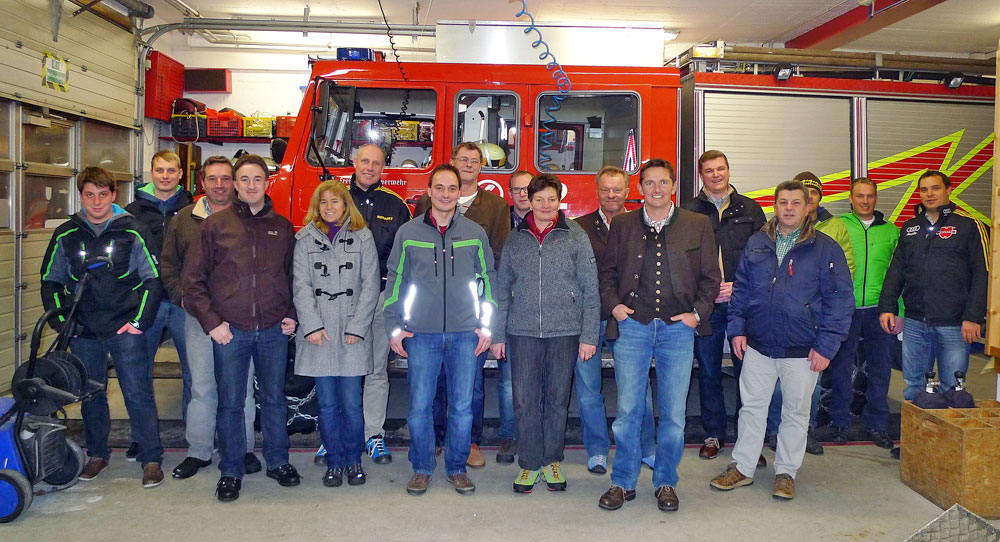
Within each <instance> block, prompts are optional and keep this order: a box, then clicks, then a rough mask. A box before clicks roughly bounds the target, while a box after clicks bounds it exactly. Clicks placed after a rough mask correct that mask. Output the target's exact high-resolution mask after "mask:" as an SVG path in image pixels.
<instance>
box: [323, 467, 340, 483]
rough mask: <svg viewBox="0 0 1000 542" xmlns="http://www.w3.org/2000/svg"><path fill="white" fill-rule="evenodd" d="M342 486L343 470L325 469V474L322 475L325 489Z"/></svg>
mask: <svg viewBox="0 0 1000 542" xmlns="http://www.w3.org/2000/svg"><path fill="white" fill-rule="evenodd" d="M343 484H344V469H342V468H340V467H337V468H335V469H326V474H324V475H323V485H325V486H326V487H340V486H341V485H343Z"/></svg>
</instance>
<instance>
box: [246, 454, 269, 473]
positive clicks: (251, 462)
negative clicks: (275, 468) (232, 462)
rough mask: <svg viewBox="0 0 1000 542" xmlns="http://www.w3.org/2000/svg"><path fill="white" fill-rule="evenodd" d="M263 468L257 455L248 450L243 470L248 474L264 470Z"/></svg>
mask: <svg viewBox="0 0 1000 542" xmlns="http://www.w3.org/2000/svg"><path fill="white" fill-rule="evenodd" d="M263 468H264V467H263V466H261V464H260V459H257V455H256V454H254V453H253V452H247V453H246V455H244V456H243V470H244V471H245V472H246V473H247V474H256V473H258V472H260V471H261V470H263Z"/></svg>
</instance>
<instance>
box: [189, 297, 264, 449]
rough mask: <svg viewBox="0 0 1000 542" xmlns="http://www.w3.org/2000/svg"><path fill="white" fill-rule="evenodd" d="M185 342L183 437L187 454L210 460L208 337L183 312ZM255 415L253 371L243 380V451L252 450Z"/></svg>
mask: <svg viewBox="0 0 1000 542" xmlns="http://www.w3.org/2000/svg"><path fill="white" fill-rule="evenodd" d="M184 340H185V341H186V342H187V365H188V367H187V371H188V372H189V373H190V375H191V401H190V402H189V403H188V406H187V425H186V426H185V428H184V438H185V439H187V442H188V454H187V455H188V457H194V458H197V459H201V460H203V461H208V460H210V459H212V450H213V449H214V448H215V417H216V412H217V410H218V406H219V394H218V389H217V388H216V385H215V357H214V354H213V352H212V338H211V337H209V336H208V334H206V333H205V332H204V331H202V330H201V324H199V323H198V320H197V319H196V318H195V317H194V316H191V315H190V314H188V315H187V318H186V320H185V321H184ZM256 415H257V412H256V405H255V404H254V399H253V371H250V376H249V378H248V379H247V400H246V404H245V405H244V407H243V416H244V417H245V418H246V420H248V421H247V423H246V424H245V425H246V433H247V434H246V437H247V451H248V452H250V451H253V449H254V434H253V419H254V417H255V416H256Z"/></svg>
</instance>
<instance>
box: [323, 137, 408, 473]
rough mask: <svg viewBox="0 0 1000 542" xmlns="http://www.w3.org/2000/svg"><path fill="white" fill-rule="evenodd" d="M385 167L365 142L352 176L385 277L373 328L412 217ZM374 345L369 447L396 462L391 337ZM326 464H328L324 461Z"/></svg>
mask: <svg viewBox="0 0 1000 542" xmlns="http://www.w3.org/2000/svg"><path fill="white" fill-rule="evenodd" d="M383 168H385V153H384V152H383V151H382V148H381V147H379V146H378V145H373V144H369V145H363V146H362V147H361V148H359V149H358V154H357V155H356V156H355V158H354V175H353V176H352V177H351V197H352V198H353V199H354V205H356V206H357V208H358V210H359V211H361V216H363V217H365V222H367V223H368V227H369V228H371V231H372V236H373V237H374V238H375V248H376V250H378V263H379V273H381V274H380V275H379V276H380V277H382V281H381V288H382V293H381V294H380V295H379V299H378V304H377V305H376V307H379V310H376V311H375V321H374V322H373V323H372V329H382V328H384V327H385V316H383V314H382V310H381V307H382V305H384V304H385V276H386V272H387V271H386V260H388V259H389V253H390V252H392V242H393V239H395V237H396V230H398V229H399V227H400V226H402V225H403V224H405V223H406V222H407V221H408V220H410V218H411V215H410V208H409V207H407V206H406V202H404V201H403V198H401V197H399V195H398V194H396V193H395V192H393V191H392V190H390V189H388V188H386V187H384V186H382V169H383ZM374 340H375V342H374V344H373V346H372V350H373V353H372V355H373V356H374V358H375V371H374V372H373V373H372V374H370V375H368V376H366V377H365V389H364V396H363V399H362V400H363V402H364V411H365V438H366V440H365V450H366V451H367V452H368V455H370V456H371V458H372V461H373V462H375V463H378V464H385V463H389V462H391V461H392V454H391V453H390V452H389V448H387V447H386V446H385V438H384V435H385V431H384V430H383V428H382V426H383V425H385V409H386V404H387V402H388V401H389V374H388V372H387V368H388V365H389V364H388V360H389V340H388V338H387V337H386V335H385V333H376V334H375V339H374ZM325 454H326V450H325V449H323V448H322V447H320V449H319V451H318V452H316V457H317V458H321V457H322V456H324V455H325ZM324 464H325V463H324Z"/></svg>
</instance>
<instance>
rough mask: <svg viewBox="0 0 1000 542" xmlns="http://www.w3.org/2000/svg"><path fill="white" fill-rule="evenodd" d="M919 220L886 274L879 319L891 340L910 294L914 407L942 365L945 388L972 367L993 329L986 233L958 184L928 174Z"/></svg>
mask: <svg viewBox="0 0 1000 542" xmlns="http://www.w3.org/2000/svg"><path fill="white" fill-rule="evenodd" d="M918 187H919V189H920V205H919V206H918V207H917V216H915V217H913V218H911V219H909V220H907V221H906V222H905V223H904V224H903V228H902V231H900V234H899V243H898V244H897V245H896V251H895V252H894V253H893V255H892V262H891V263H890V264H889V270H888V271H886V274H885V282H883V284H882V294H881V296H880V297H879V312H880V313H881V315H880V320H881V324H882V329H884V330H885V331H886V333H891V330H892V327H893V322H894V320H895V319H896V318H898V317H897V316H896V314H897V309H898V304H897V303H898V299H899V295H900V294H902V295H903V304H904V306H905V307H906V317H905V318H904V319H903V380H904V381H905V382H906V389H905V390H903V396H904V397H905V398H906V399H910V400H912V399H913V398H914V397H915V396H916V395H917V392H919V391H920V390H921V389H923V387H924V385H925V384H926V378H925V377H924V375H925V373H927V372H929V371H933V370H934V361H935V360H937V364H938V373H939V377H940V379H941V386H942V388H945V389H948V388H951V387H952V386H954V385H955V371H962V372H966V371H967V370H968V368H969V353H970V349H971V344H972V343H973V342H975V341H976V340H978V339H979V338H980V337H981V336H982V326H983V324H985V323H986V290H987V285H988V279H989V277H988V267H989V259H988V254H987V251H989V238H988V230H987V229H986V226H985V225H984V224H983V223H981V222H980V221H979V220H976V219H975V218H973V217H972V216H971V215H969V214H968V213H966V212H965V211H962V210H960V209H958V207H957V206H956V205H955V204H954V203H952V202H951V197H950V196H951V180H950V179H949V178H948V176H947V175H945V174H944V173H942V172H940V171H933V170H931V171H927V172H925V173H924V174H923V175H921V176H920V179H919V180H918Z"/></svg>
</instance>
